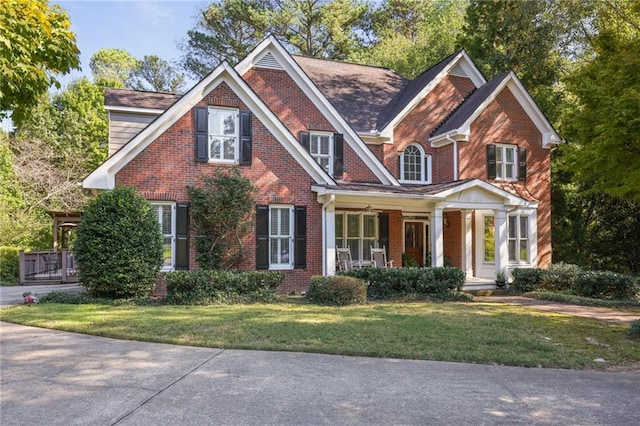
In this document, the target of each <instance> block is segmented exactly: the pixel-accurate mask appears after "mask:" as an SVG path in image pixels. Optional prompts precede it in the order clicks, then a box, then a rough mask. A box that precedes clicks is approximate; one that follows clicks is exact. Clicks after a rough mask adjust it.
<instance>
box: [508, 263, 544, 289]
mask: <svg viewBox="0 0 640 426" xmlns="http://www.w3.org/2000/svg"><path fill="white" fill-rule="evenodd" d="M542 272H543V270H542V269H538V268H516V269H513V270H512V271H511V276H512V277H513V281H512V282H511V289H513V290H515V291H521V292H523V293H526V292H529V291H535V290H538V289H540V286H541V284H542Z"/></svg>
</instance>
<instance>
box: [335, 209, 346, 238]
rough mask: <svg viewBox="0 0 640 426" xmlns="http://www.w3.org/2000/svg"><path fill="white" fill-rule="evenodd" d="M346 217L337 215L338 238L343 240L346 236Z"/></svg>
mask: <svg viewBox="0 0 640 426" xmlns="http://www.w3.org/2000/svg"><path fill="white" fill-rule="evenodd" d="M343 227H344V215H343V214H336V238H342V237H343V236H344V229H343Z"/></svg>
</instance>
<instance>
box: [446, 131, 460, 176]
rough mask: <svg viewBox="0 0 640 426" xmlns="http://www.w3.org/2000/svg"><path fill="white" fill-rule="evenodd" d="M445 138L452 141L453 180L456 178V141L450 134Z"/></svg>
mask: <svg viewBox="0 0 640 426" xmlns="http://www.w3.org/2000/svg"><path fill="white" fill-rule="evenodd" d="M446 139H447V140H448V141H450V142H452V143H453V180H454V181H457V180H458V141H456V140H455V139H453V138H452V137H451V135H449V134H448V135H447V136H446Z"/></svg>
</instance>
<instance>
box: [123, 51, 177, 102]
mask: <svg viewBox="0 0 640 426" xmlns="http://www.w3.org/2000/svg"><path fill="white" fill-rule="evenodd" d="M184 85H185V83H184V76H183V75H182V74H180V73H178V72H177V71H176V70H175V69H174V68H173V67H172V66H171V65H169V63H168V62H167V61H165V60H163V59H160V58H159V57H158V56H156V55H145V56H144V58H142V60H140V61H138V66H137V68H136V69H135V70H134V71H133V73H132V77H131V80H130V82H129V83H128V84H127V86H128V87H130V88H132V89H136V90H152V91H155V92H167V93H181V92H182V90H183V89H184Z"/></svg>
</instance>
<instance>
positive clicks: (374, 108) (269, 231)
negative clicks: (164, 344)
mask: <svg viewBox="0 0 640 426" xmlns="http://www.w3.org/2000/svg"><path fill="white" fill-rule="evenodd" d="M105 104H106V107H107V110H108V112H109V124H110V140H109V145H110V154H111V155H110V157H109V158H108V159H107V160H106V161H105V162H104V163H103V164H102V165H101V166H100V167H98V168H97V169H96V170H95V171H94V172H93V173H91V174H90V175H89V176H88V177H87V178H86V179H85V180H84V181H83V186H84V188H87V189H92V190H96V191H97V190H106V189H110V188H113V187H114V186H133V187H135V188H137V189H138V190H139V191H140V192H141V193H142V194H143V196H144V197H146V198H147V199H148V200H149V201H150V202H151V203H152V204H153V205H154V208H155V209H156V211H157V212H158V220H159V221H160V222H161V225H162V229H163V233H164V237H165V247H166V250H165V252H166V253H167V258H166V259H165V269H167V270H171V269H190V268H195V267H197V264H196V262H195V260H194V259H195V244H194V236H193V233H192V232H191V229H190V227H189V199H188V195H187V190H186V188H187V186H188V185H197V184H198V182H199V181H200V179H201V176H202V175H203V174H210V173H212V171H213V170H214V169H215V168H216V167H228V166H230V165H233V166H236V167H238V168H239V170H240V171H241V173H242V174H243V175H244V176H245V177H247V178H249V179H250V180H251V181H252V183H253V184H254V185H255V186H256V188H257V189H258V190H257V192H256V194H255V205H256V208H255V222H254V223H255V228H254V232H252V233H251V236H250V237H248V238H246V240H245V241H244V244H245V246H246V247H248V248H250V250H247V251H248V252H250V253H251V254H250V255H249V256H247V257H246V259H245V261H244V262H243V264H242V265H241V268H242V269H248V270H254V269H271V270H282V271H284V272H285V274H286V278H285V282H284V284H283V289H282V290H283V291H286V292H289V291H304V290H305V289H306V286H307V284H308V282H309V278H310V277H311V276H312V275H323V274H324V275H327V274H333V273H334V272H335V269H336V247H346V246H348V247H349V248H350V250H351V253H352V257H353V258H354V259H362V260H368V259H369V258H370V248H371V247H376V246H379V247H385V248H386V250H387V253H388V258H389V259H392V260H394V262H395V265H400V264H401V262H402V258H403V254H404V256H405V258H409V257H410V258H413V259H414V260H415V262H417V263H418V264H419V265H433V266H439V265H443V264H445V263H446V264H451V265H453V266H457V267H460V268H461V269H462V270H463V271H465V272H466V274H467V277H468V280H469V281H477V282H482V281H486V282H489V281H492V280H493V279H494V278H495V274H496V271H497V270H508V269H509V268H513V267H516V266H537V267H544V266H546V265H548V264H549V263H550V261H551V189H550V162H549V159H550V150H551V148H552V147H553V146H554V145H555V144H556V143H559V142H560V137H559V136H558V134H557V133H556V132H555V130H554V129H553V127H552V126H551V124H550V123H549V122H548V120H547V119H546V118H545V116H544V115H543V113H542V112H541V111H540V109H539V108H538V107H537V105H536V104H535V102H534V101H533V99H532V98H531V96H530V95H529V94H528V93H527V91H526V89H525V88H524V87H523V86H522V84H521V83H520V81H519V80H518V78H517V77H516V76H515V74H514V73H512V72H510V73H505V74H503V75H501V76H499V77H497V78H495V79H494V80H492V81H489V82H487V81H486V79H485V78H484V76H483V75H482V74H481V73H480V72H479V70H478V69H477V67H476V66H475V65H474V64H473V62H472V61H471V59H470V58H469V57H468V55H467V54H466V53H465V52H464V51H460V52H457V53H455V54H453V55H451V56H449V57H447V58H445V59H444V60H443V61H441V62H440V63H438V64H437V65H435V66H433V67H432V68H430V69H429V70H427V71H425V72H424V73H423V74H421V75H420V76H419V77H417V78H416V79H415V80H412V81H409V80H407V79H405V78H403V77H401V76H400V75H398V74H396V73H394V72H392V71H390V70H388V69H383V68H377V67H369V66H363V65H355V64H348V63H341V62H335V61H328V60H322V59H314V58H309V57H303V56H296V55H290V54H289V53H288V52H286V50H285V49H284V48H283V47H282V46H281V45H280V44H279V43H278V42H277V41H276V40H275V39H273V38H268V39H266V40H264V41H263V42H262V43H261V44H260V45H259V46H258V47H256V49H255V50H254V51H253V52H251V53H250V54H249V55H248V56H247V57H246V58H245V59H244V60H243V61H241V62H240V63H239V64H238V65H237V66H235V67H231V66H230V65H229V64H227V63H222V64H221V65H219V66H218V67H217V68H216V69H215V70H214V71H212V72H211V73H210V74H209V75H208V76H206V77H205V78H204V79H203V80H202V81H200V82H199V83H197V84H196V85H195V86H194V87H193V88H192V89H191V90H190V91H189V92H188V93H186V94H185V95H183V96H180V97H179V96H175V95H168V94H159V93H150V92H136V91H130V90H115V89H107V92H106V96H105Z"/></svg>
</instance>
